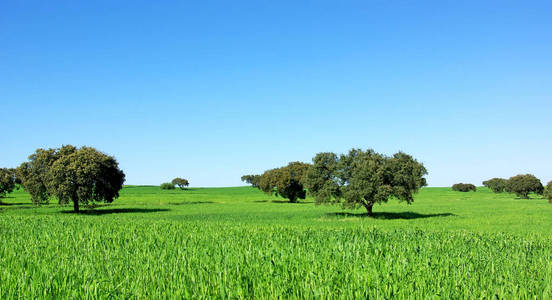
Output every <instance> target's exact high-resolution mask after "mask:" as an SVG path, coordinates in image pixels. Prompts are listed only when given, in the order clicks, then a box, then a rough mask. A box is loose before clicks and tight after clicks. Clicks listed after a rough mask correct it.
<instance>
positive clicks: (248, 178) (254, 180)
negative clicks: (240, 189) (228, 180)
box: [241, 175, 261, 188]
mask: <svg viewBox="0 0 552 300" xmlns="http://www.w3.org/2000/svg"><path fill="white" fill-rule="evenodd" d="M260 179H261V175H243V176H242V177H241V181H243V182H245V183H247V184H250V185H251V186H252V187H256V188H258V187H259V180H260Z"/></svg>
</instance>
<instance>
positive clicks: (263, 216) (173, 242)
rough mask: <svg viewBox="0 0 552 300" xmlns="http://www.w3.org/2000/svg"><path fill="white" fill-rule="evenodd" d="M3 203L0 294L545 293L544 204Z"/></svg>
mask: <svg viewBox="0 0 552 300" xmlns="http://www.w3.org/2000/svg"><path fill="white" fill-rule="evenodd" d="M10 196H11V197H10V198H6V199H4V200H5V201H6V202H8V203H10V204H11V205H5V206H0V241H1V242H0V253H1V255H0V299H42V298H51V299H68V298H82V299H103V298H116V299H198V298H200V299H203V298H215V299H221V298H224V299H228V298H236V299H257V298H258V299H295V298H306V299H318V298H328V297H330V298H341V299H384V298H385V299H433V298H436V295H438V297H439V298H446V299H488V298H496V299H550V298H552V218H550V209H552V206H551V205H550V204H548V203H547V202H546V201H519V200H517V199H514V198H513V197H512V196H511V195H508V194H494V193H492V191H490V190H489V189H487V188H481V189H478V192H477V193H465V194H460V193H452V192H450V188H423V189H421V190H420V192H419V193H418V194H416V195H415V198H416V201H415V202H414V203H413V205H410V206H405V205H402V204H400V203H398V202H397V201H389V202H388V203H385V204H383V205H382V206H376V207H374V217H373V218H366V217H363V216H364V214H360V212H359V211H354V210H347V211H341V210H340V209H339V208H337V207H334V206H326V205H318V206H315V205H313V204H312V203H308V202H310V201H311V199H310V198H309V197H307V199H306V200H305V203H308V204H300V205H291V204H287V203H280V202H271V201H268V202H262V201H265V200H274V199H277V198H276V197H273V196H267V195H265V194H263V193H262V192H261V191H259V190H257V189H254V188H251V187H239V188H204V189H200V188H198V189H190V191H189V192H186V193H176V192H172V193H166V192H164V191H162V190H160V189H159V187H158V186H152V187H138V186H130V187H129V186H125V188H123V189H122V190H121V192H120V197H119V199H118V200H117V201H115V202H114V203H112V204H110V205H106V206H101V207H98V208H96V209H94V210H93V211H90V212H88V213H90V215H82V214H80V215H75V214H66V213H63V211H66V210H67V208H64V207H59V206H57V205H44V206H41V207H35V206H33V205H32V204H31V203H30V198H29V195H28V194H27V193H26V192H24V191H23V190H19V191H14V192H13V193H12V194H10ZM280 199H281V198H280ZM497 199H500V201H497ZM18 203H28V204H18ZM446 213H452V215H451V214H449V215H447V214H446ZM45 291H46V292H45ZM45 293H46V296H45ZM328 295H329V296H328Z"/></svg>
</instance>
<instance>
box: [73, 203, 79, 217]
mask: <svg viewBox="0 0 552 300" xmlns="http://www.w3.org/2000/svg"><path fill="white" fill-rule="evenodd" d="M73 210H74V212H75V213H77V214H78V213H79V200H77V199H73Z"/></svg>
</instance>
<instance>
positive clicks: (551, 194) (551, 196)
mask: <svg viewBox="0 0 552 300" xmlns="http://www.w3.org/2000/svg"><path fill="white" fill-rule="evenodd" d="M544 198H546V199H548V202H550V203H552V181H550V182H549V183H548V184H547V185H546V188H545V189H544Z"/></svg>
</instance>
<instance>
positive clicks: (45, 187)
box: [18, 145, 125, 212]
mask: <svg viewBox="0 0 552 300" xmlns="http://www.w3.org/2000/svg"><path fill="white" fill-rule="evenodd" d="M18 176H19V177H20V178H21V183H22V185H23V187H24V188H25V190H27V191H28V192H29V193H30V194H31V198H32V199H33V202H34V203H36V204H39V203H45V202H48V200H49V198H50V197H51V196H54V197H56V198H58V200H59V203H60V204H66V203H69V202H73V208H74V211H75V212H79V205H80V204H87V203H89V202H93V201H104V202H112V201H113V200H114V199H115V198H117V197H119V191H120V190H121V188H122V187H123V183H124V181H125V174H124V173H123V171H121V170H120V169H119V165H118V163H117V161H116V160H115V158H114V157H112V156H109V155H106V154H104V153H102V152H100V151H98V150H96V149H94V148H91V147H82V148H76V147H74V146H71V145H66V146H62V147H61V148H56V149H47V150H44V149H38V150H37V151H36V152H35V153H34V154H32V155H31V156H30V157H29V161H28V162H25V163H23V164H22V165H21V166H20V167H19V168H18Z"/></svg>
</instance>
